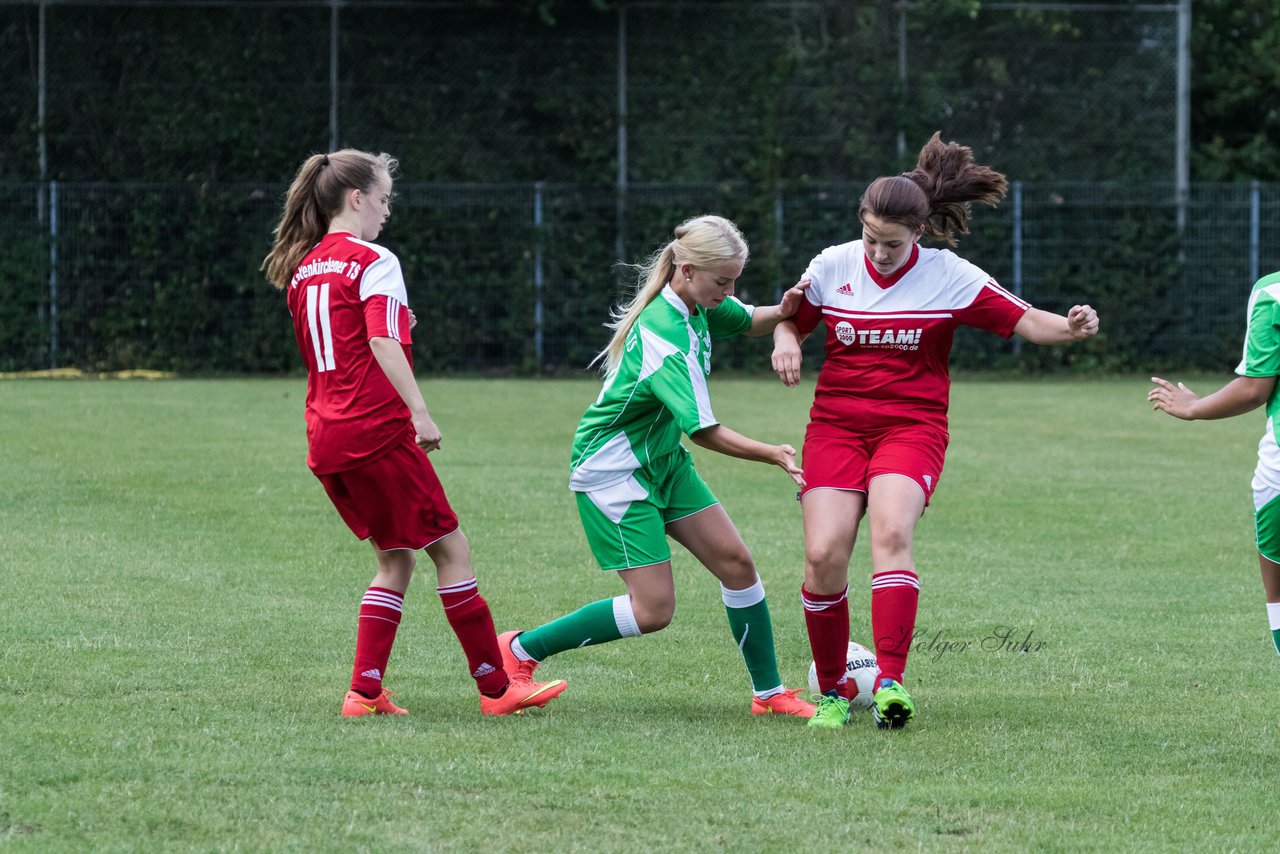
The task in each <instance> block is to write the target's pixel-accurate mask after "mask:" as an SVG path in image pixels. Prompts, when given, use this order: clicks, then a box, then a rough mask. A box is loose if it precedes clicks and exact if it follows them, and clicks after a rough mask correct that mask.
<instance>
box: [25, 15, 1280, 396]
mask: <svg viewBox="0 0 1280 854" xmlns="http://www.w3.org/2000/svg"><path fill="white" fill-rule="evenodd" d="M1177 42H1178V15H1177V10H1176V7H1175V6H1173V5H1170V4H1151V3H1146V4H1142V3H1132V4H1129V3H1101V4H1084V3H982V4H978V3H964V2H959V1H958V0H928V2H925V0H922V2H917V3H902V2H890V0H877V2H858V3H848V2H834V0H792V2H745V0H734V1H733V2H725V1H724V0H713V1H712V2H678V0H665V2H640V0H633V2H611V3H610V2H603V0H601V2H595V0H593V2H592V3H589V4H586V3H570V2H556V0H524V1H523V2H519V1H518V0H511V1H510V2H501V0H494V2H488V3H461V2H429V0H423V2H409V0H358V2H357V0H262V2H247V0H190V1H189V2H184V1H183V0H169V2H162V0H104V2H97V3H89V2H79V0H0V75H3V78H4V80H5V81H6V82H7V83H8V84H9V85H7V86H4V87H0V141H2V142H3V145H4V149H3V150H4V151H5V157H4V158H3V159H0V182H7V183H0V223H2V224H3V226H4V228H5V233H6V235H7V237H8V239H9V242H10V246H11V249H10V251H9V252H7V253H6V254H5V256H3V258H0V267H3V269H2V270H0V273H3V280H2V281H0V296H2V297H3V299H0V341H3V342H4V343H3V344H2V345H0V367H3V368H5V369H23V368H38V367H46V366H48V365H49V364H50V363H57V364H74V365H78V366H81V367H85V368H118V367H154V368H170V369H178V370H188V371H241V370H248V371H278V370H286V369H289V368H290V367H291V366H294V365H295V364H296V356H295V355H294V353H293V345H292V341H291V340H289V339H288V337H287V336H288V325H287V324H286V323H284V322H283V318H282V314H283V312H284V308H283V305H282V302H281V300H280V299H279V296H278V295H277V294H275V293H274V292H273V291H272V290H271V289H270V288H269V287H268V286H266V285H265V284H264V282H263V280H262V276H261V274H260V273H259V272H258V270H257V267H258V262H259V261H260V259H261V257H262V256H263V255H264V254H265V252H266V250H267V249H268V248H269V237H270V230H271V227H272V225H273V223H274V220H275V218H276V216H277V214H278V210H279V201H280V198H281V195H282V192H283V189H284V186H285V184H287V181H288V179H289V177H290V176H291V175H292V173H293V171H294V169H296V167H297V164H298V163H299V162H300V161H301V159H302V158H303V156H305V155H306V154H307V153H310V152H312V151H320V150H327V149H331V148H334V147H341V146H347V145H350V146H355V147H360V148H366V149H372V150H385V151H390V152H392V153H393V154H395V155H396V156H398V157H399V158H400V159H401V161H402V164H403V168H402V172H403V178H402V181H401V182H400V183H399V184H398V187H397V189H398V191H399V192H400V194H401V196H400V199H399V201H398V203H397V206H396V211H395V216H394V218H393V221H392V223H391V224H390V226H389V228H388V230H387V231H386V232H385V239H386V241H387V243H388V244H389V245H391V246H392V248H394V249H396V251H398V252H399V253H400V255H401V257H402V260H403V262H404V268H405V271H406V273H407V275H408V277H409V283H410V295H411V298H412V299H413V301H414V303H415V307H419V306H420V307H421V310H420V311H419V315H420V316H421V317H423V320H424V323H425V325H424V327H423V333H422V334H420V335H419V336H418V339H419V341H418V344H417V347H418V357H419V359H422V360H425V361H426V363H428V364H429V365H431V366H432V367H433V368H434V369H441V370H501V371H526V372H534V371H538V370H543V371H550V370H560V369H566V368H572V369H576V368H580V367H581V366H583V365H584V364H585V363H586V362H587V361H588V360H589V359H590V357H591V355H593V354H594V353H595V351H596V350H597V349H598V348H599V347H600V346H601V345H602V344H603V342H604V338H605V332H604V330H603V329H602V327H601V324H602V323H603V321H604V320H605V319H606V318H607V316H608V310H609V306H610V304H611V303H612V302H613V301H614V300H615V299H616V298H617V297H618V296H619V294H620V292H621V290H622V289H623V287H624V286H625V283H626V281H627V274H626V271H625V270H623V269H620V268H619V267H618V265H617V261H618V259H624V260H627V261H632V262H634V261H639V260H641V259H642V258H643V257H644V256H645V254H647V253H648V252H649V251H651V250H652V249H653V248H654V247H655V246H656V245H657V244H658V243H659V242H660V241H662V240H663V239H664V238H665V237H666V236H667V235H668V234H669V232H670V229H671V227H672V226H673V225H674V224H675V223H677V222H679V221H680V220H682V219H684V218H685V217H687V216H690V215H693V214H697V213H703V212H707V211H716V212H719V213H722V214H725V215H727V216H729V217H731V218H732V219H734V220H736V221H737V222H738V223H739V224H740V225H741V226H742V228H743V230H744V232H745V233H746V234H747V237H748V238H749V240H750V242H751V245H752V261H751V264H750V265H749V267H748V273H747V275H746V276H745V277H744V280H743V282H742V284H743V287H744V289H745V290H746V291H747V294H746V295H747V296H748V297H749V298H752V299H757V300H761V301H765V300H770V299H772V298H773V297H774V296H775V295H776V294H777V292H778V289H779V288H781V287H783V286H784V285H786V284H789V283H790V281H792V280H794V278H795V276H796V275H798V274H799V272H800V271H801V270H803V268H804V265H805V263H806V262H807V260H808V258H809V257H810V256H812V255H813V254H815V253H816V252H817V251H819V250H820V249H821V248H822V247H823V246H825V245H828V244H830V243H834V242H838V241H843V240H848V239H851V238H853V237H856V236H857V235H856V233H855V229H854V226H855V221H854V216H853V212H854V210H855V209H856V204H857V198H858V195H859V193H860V192H861V191H862V189H863V188H864V187H865V185H866V183H867V181H869V180H870V179H871V178H873V177H875V176H876V175H879V174H886V173H892V172H897V171H900V170H901V169H904V168H908V167H909V166H910V165H911V164H912V163H913V162H914V157H915V152H916V151H917V150H918V148H919V146H920V145H921V144H922V143H923V142H924V140H925V139H927V138H928V136H929V135H930V134H931V133H932V132H933V131H934V130H939V129H940V130H941V131H942V133H943V136H944V138H948V139H957V140H959V141H961V142H964V143H965V144H968V145H971V146H972V147H973V148H974V149H975V152H976V153H977V155H978V157H979V159H980V160H981V161H982V162H987V163H991V164H993V165H994V166H996V167H997V168H999V169H1000V170H1001V171H1004V172H1006V173H1007V174H1008V175H1009V177H1010V178H1011V179H1012V180H1013V181H1014V182H1015V188H1016V189H1015V192H1014V194H1013V195H1012V196H1011V198H1010V199H1008V200H1006V202H1005V203H1004V204H1003V205H1002V206H1001V207H1000V208H998V209H996V210H994V211H988V210H981V211H978V212H976V215H975V221H974V233H973V234H972V235H970V236H969V237H968V238H967V239H966V240H965V242H964V244H963V245H962V247H961V251H962V253H963V254H965V255H966V257H970V258H971V259H972V260H974V261H975V262H976V263H978V264H979V265H981V266H983V267H985V268H987V269H988V270H989V271H990V272H991V273H993V274H994V275H996V276H997V277H998V278H999V279H1000V280H1001V281H1003V282H1004V283H1005V284H1007V285H1009V286H1011V287H1013V288H1015V289H1019V290H1021V291H1022V292H1023V293H1024V295H1025V296H1027V297H1028V298H1029V299H1031V300H1032V301H1033V302H1036V303H1038V304H1043V305H1044V306H1045V307H1048V308H1056V309H1061V308H1064V307H1065V306H1066V305H1067V304H1068V303H1069V302H1070V301H1072V300H1073V299H1074V298H1077V297H1078V298H1080V299H1088V300H1091V301H1093V302H1094V303H1095V304H1098V305H1099V307H1100V309H1101V310H1102V311H1103V313H1104V317H1105V326H1104V329H1106V330H1107V331H1106V334H1104V336H1103V337H1102V338H1101V339H1100V340H1098V341H1095V342H1091V343H1090V344H1089V345H1088V346H1086V347H1080V348H1073V349H1072V351H1071V355H1070V356H1069V358H1072V359H1076V360H1081V361H1084V362H1087V363H1090V364H1099V365H1102V366H1104V367H1115V368H1125V367H1139V366H1143V365H1145V364H1147V363H1149V362H1153V361H1159V360H1166V359H1172V360H1178V361H1180V362H1183V363H1198V364H1204V365H1206V366H1208V365H1214V366H1219V365H1221V364H1222V363H1223V361H1224V360H1225V359H1228V357H1229V355H1230V354H1231V353H1232V352H1234V349H1235V348H1236V347H1237V346H1238V340H1239V327H1240V317H1239V315H1240V313H1241V312H1242V302H1243V299H1244V297H1243V294H1244V293H1245V292H1247V287H1248V284H1249V283H1250V281H1252V278H1251V277H1252V275H1253V272H1254V268H1257V269H1259V270H1262V271H1264V272H1265V271H1266V270H1268V269H1270V268H1271V267H1272V265H1273V264H1274V262H1275V260H1276V259H1274V258H1270V259H1269V258H1268V256H1267V252H1268V250H1267V247H1268V246H1270V245H1274V241H1271V240H1269V239H1268V238H1270V237H1273V236H1274V235H1272V234H1270V233H1269V232H1270V231H1271V230H1272V227H1271V226H1269V225H1268V223H1269V222H1272V221H1274V216H1269V214H1273V213H1274V211H1275V207H1276V204H1277V199H1276V189H1275V188H1273V187H1252V188H1251V187H1249V186H1236V185H1195V186H1191V187H1190V188H1189V189H1188V188H1187V187H1186V186H1185V185H1184V186H1183V187H1182V188H1181V192H1180V190H1179V188H1176V187H1174V186H1173V183H1172V182H1173V181H1174V180H1175V175H1176V173H1177V172H1178V163H1177V158H1176V152H1177V150H1178V148H1179V146H1178V144H1177V142H1176V126H1177V124H1178V122H1177V114H1178V104H1177V100H1178V99H1177V68H1178V64H1179V63H1178V52H1177V48H1178V46H1177ZM1180 200H1181V201H1180ZM1246 268H1247V269H1246ZM727 349H728V353H727V354H722V356H721V357H720V363H721V364H725V363H726V362H728V363H730V364H753V365H754V364H760V365H762V364H763V363H764V356H763V355H762V353H761V352H760V348H759V346H756V347H749V346H748V347H739V348H734V347H730V348H727ZM1033 351H1034V348H1028V351H1026V352H1022V353H1017V352H1015V350H1014V349H1013V348H1012V347H1011V346H1010V345H1003V344H1000V343H999V342H994V341H988V340H986V339H980V338H978V337H976V336H975V337H962V338H961V339H960V343H959V347H958V351H957V357H958V359H960V360H961V361H962V362H968V363H972V364H990V363H992V360H997V361H998V360H1008V359H1013V358H1016V359H1018V360H1019V361H1020V362H1022V363H1023V364H1026V365H1032V366H1034V365H1043V364H1045V363H1046V362H1051V361H1052V360H1054V359H1060V358H1068V356H1063V355H1061V354H1058V353H1056V351H1051V352H1049V353H1048V354H1047V355H1046V354H1045V353H1041V352H1033Z"/></svg>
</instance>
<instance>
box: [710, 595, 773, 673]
mask: <svg viewBox="0 0 1280 854" xmlns="http://www.w3.org/2000/svg"><path fill="white" fill-rule="evenodd" d="M720 596H721V598H722V599H724V610H725V613H726V614H728V615H729V628H730V630H731V631H732V632H733V639H734V640H735V641H736V642H737V644H738V649H740V650H742V658H743V659H744V660H745V661H746V663H747V671H748V672H749V673H750V674H751V688H752V690H753V691H755V692H757V693H760V692H763V691H769V690H772V689H774V688H781V687H782V677H780V676H779V675H778V657H777V654H776V653H775V652H774V649H773V621H772V620H771V619H770V618H769V603H768V602H766V601H765V598H764V584H763V583H762V582H761V581H760V579H758V578H757V579H756V583H755V584H753V585H752V586H751V587H748V588H747V589H746V590H730V589H728V588H727V587H725V586H724V585H723V584H722V585H720Z"/></svg>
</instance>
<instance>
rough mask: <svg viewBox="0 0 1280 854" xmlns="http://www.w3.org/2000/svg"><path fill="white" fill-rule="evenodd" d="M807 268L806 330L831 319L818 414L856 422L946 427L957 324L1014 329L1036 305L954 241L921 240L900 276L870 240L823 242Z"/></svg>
mask: <svg viewBox="0 0 1280 854" xmlns="http://www.w3.org/2000/svg"><path fill="white" fill-rule="evenodd" d="M803 278H805V279H808V280H809V281H810V282H812V284H811V285H810V286H809V289H808V290H807V291H806V292H805V301H804V302H803V303H801V306H800V310H799V311H798V312H796V316H795V322H796V326H797V328H798V329H799V330H800V332H801V334H807V333H809V332H812V331H813V330H814V329H816V328H817V327H818V325H819V323H822V324H825V326H826V361H825V362H824V363H823V365H822V370H821V371H820V372H819V374H818V385H817V390H816V391H815V394H814V399H813V408H812V409H811V410H810V413H809V416H810V418H811V419H812V420H813V421H823V422H827V423H830V424H832V425H835V426H838V427H841V428H843V429H846V430H850V431H853V432H859V433H860V432H868V431H870V432H875V431H879V430H884V429H888V428H891V427H896V426H900V425H904V424H929V425H933V426H937V427H940V428H941V429H944V430H945V429H946V426H947V403H948V399H949V395H950V389H951V378H950V374H949V372H948V359H949V357H950V354H951V344H952V339H953V336H954V335H955V330H956V327H957V326H959V325H961V324H964V325H966V326H976V327H978V328H979V329H985V330H987V331H988V332H994V333H996V334H997V335H1001V336H1003V337H1005V338H1008V337H1009V336H1011V335H1012V334H1013V327H1014V326H1015V325H1017V323H1018V320H1019V319H1020V318H1021V317H1022V315H1023V314H1024V313H1025V312H1026V311H1027V309H1028V308H1030V305H1029V304H1028V303H1026V302H1024V301H1023V300H1021V299H1019V298H1018V297H1016V296H1014V295H1013V294H1011V293H1009V292H1008V291H1006V290H1005V289H1004V288H1002V287H1000V286H999V285H997V284H996V282H995V280H994V279H992V278H991V277H990V276H988V275H987V274H986V273H985V272H983V271H982V270H981V269H979V268H978V267H976V266H974V265H973V264H970V263H969V262H968V261H965V260H964V259H963V258H960V257H959V256H957V255H956V254H955V253H953V252H951V251H950V250H947V249H928V248H924V247H921V246H920V245H919V244H916V245H915V246H913V247H912V250H911V256H910V257H909V258H908V259H907V261H906V263H904V264H903V265H902V267H901V268H899V269H898V271H897V272H895V273H894V274H893V275H891V276H882V275H880V273H879V272H877V271H876V270H875V268H874V267H872V266H871V263H870V260H869V259H868V258H867V256H866V252H865V251H864V250H863V246H862V241H861V240H855V241H853V242H852V243H844V244H841V245H840V246H831V247H828V248H827V249H824V250H823V251H822V253H821V254H820V255H818V256H817V257H816V258H814V259H813V260H812V261H811V262H810V263H809V268H808V269H807V270H806V271H805V273H804V276H803Z"/></svg>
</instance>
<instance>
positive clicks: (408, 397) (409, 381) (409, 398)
mask: <svg viewBox="0 0 1280 854" xmlns="http://www.w3.org/2000/svg"><path fill="white" fill-rule="evenodd" d="M369 349H371V350H372V351H373V358H374V359H376V360H377V362H378V366H379V367H381V368H382V372H383V373H384V374H386V375H387V379H388V380H390V381H391V385H392V387H393V388H395V390H396V393H397V394H399V395H400V399H401V400H403V401H404V405H405V406H407V407H409V417H410V418H411V419H412V420H413V430H414V441H415V442H417V443H418V447H420V448H422V450H424V451H427V452H428V453H430V452H431V451H434V450H436V449H437V448H439V447H440V428H438V427H436V422H435V421H433V420H432V419H431V415H430V413H428V412H427V402H426V401H425V400H423V399H422V391H421V390H420V389H419V388H418V381H417V380H416V379H414V376H413V368H411V367H409V360H408V359H406V358H405V357H404V350H403V349H402V348H401V345H400V342H399V341H396V340H395V339H393V338H383V337H377V338H370V339H369Z"/></svg>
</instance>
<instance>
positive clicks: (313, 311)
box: [307, 282, 333, 372]
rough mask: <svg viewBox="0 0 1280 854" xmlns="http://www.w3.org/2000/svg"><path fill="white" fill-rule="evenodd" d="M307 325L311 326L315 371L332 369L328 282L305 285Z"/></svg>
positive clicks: (331, 334)
mask: <svg viewBox="0 0 1280 854" xmlns="http://www.w3.org/2000/svg"><path fill="white" fill-rule="evenodd" d="M307 326H309V327H310V328H311V347H312V349H313V350H314V351H315V354H316V371H317V372H324V371H332V370H333V332H332V330H330V329H329V283H328V282H325V283H324V284H321V285H308V286H307ZM322 340H323V346H322V345H321V341H322Z"/></svg>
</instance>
